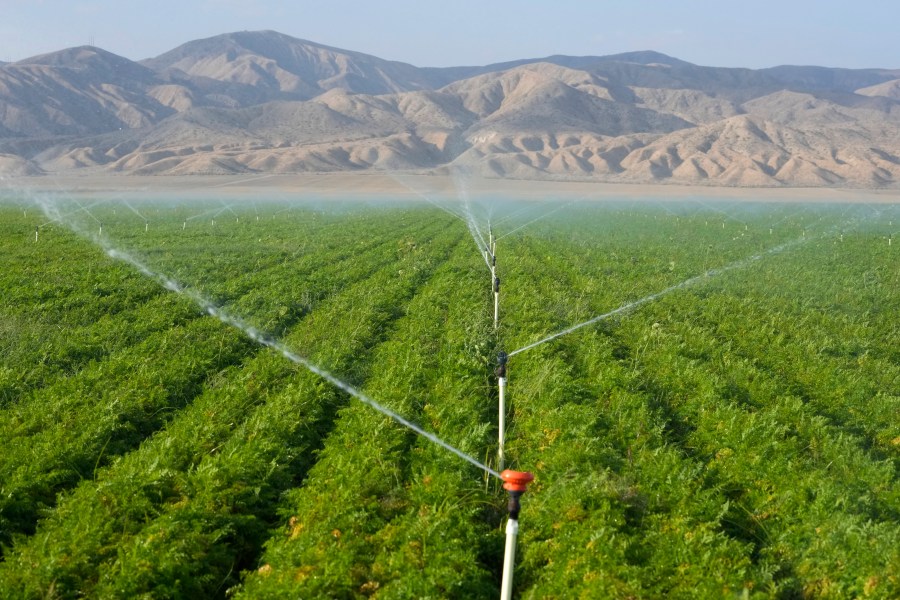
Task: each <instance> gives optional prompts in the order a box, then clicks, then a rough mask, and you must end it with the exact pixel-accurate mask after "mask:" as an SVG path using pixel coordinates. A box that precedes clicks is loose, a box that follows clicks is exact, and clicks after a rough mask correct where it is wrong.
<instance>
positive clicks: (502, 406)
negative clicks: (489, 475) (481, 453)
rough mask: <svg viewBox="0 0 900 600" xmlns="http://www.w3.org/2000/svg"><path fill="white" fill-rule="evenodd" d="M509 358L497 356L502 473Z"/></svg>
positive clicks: (499, 445)
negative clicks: (507, 364)
mask: <svg viewBox="0 0 900 600" xmlns="http://www.w3.org/2000/svg"><path fill="white" fill-rule="evenodd" d="M508 360H509V356H508V355H507V354H506V352H500V353H499V354H498V355H497V371H496V374H497V399H498V408H497V464H498V468H499V469H500V470H501V471H502V470H503V464H504V462H505V460H506V456H505V454H504V450H503V446H504V444H505V441H506V363H507V361H508Z"/></svg>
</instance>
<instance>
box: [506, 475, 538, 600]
mask: <svg viewBox="0 0 900 600" xmlns="http://www.w3.org/2000/svg"><path fill="white" fill-rule="evenodd" d="M500 477H501V478H502V479H503V489H505V490H506V491H508V492H509V504H508V506H507V508H508V510H509V519H508V520H507V521H506V550H505V551H504V553H503V578H502V579H501V584H500V599H501V600H511V598H512V590H513V568H514V567H515V562H516V539H517V538H518V536H519V511H520V510H521V508H522V507H521V504H520V503H519V499H520V498H521V497H522V494H524V493H525V492H526V491H527V489H528V484H529V483H531V482H532V481H534V475H532V474H531V473H529V472H527V471H510V470H506V471H503V472H502V473H500Z"/></svg>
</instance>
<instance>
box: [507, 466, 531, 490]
mask: <svg viewBox="0 0 900 600" xmlns="http://www.w3.org/2000/svg"><path fill="white" fill-rule="evenodd" d="M500 477H501V478H502V479H503V489H504V490H507V491H510V492H520V493H522V492H525V491H526V489H527V488H528V484H529V483H531V482H532V481H534V475H532V474H531V473H529V472H528V471H511V470H509V469H507V470H505V471H503V472H502V473H500Z"/></svg>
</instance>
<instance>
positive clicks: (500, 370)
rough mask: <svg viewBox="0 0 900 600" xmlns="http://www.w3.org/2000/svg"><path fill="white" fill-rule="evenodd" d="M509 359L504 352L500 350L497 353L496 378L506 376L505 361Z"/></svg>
mask: <svg viewBox="0 0 900 600" xmlns="http://www.w3.org/2000/svg"><path fill="white" fill-rule="evenodd" d="M508 359H509V355H508V354H507V353H506V352H500V353H499V354H498V355H497V370H496V374H497V378H498V379H499V378H501V377H502V378H505V377H506V361H507V360H508Z"/></svg>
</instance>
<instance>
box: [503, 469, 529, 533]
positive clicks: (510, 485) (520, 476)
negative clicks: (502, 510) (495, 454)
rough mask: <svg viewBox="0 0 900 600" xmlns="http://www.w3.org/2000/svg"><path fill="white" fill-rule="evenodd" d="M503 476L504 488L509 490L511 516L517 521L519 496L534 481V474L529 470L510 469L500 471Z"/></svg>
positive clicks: (508, 506)
mask: <svg viewBox="0 0 900 600" xmlns="http://www.w3.org/2000/svg"><path fill="white" fill-rule="evenodd" d="M500 477H501V478H503V489H505V490H506V491H508V492H509V504H508V505H507V509H508V510H509V518H510V519H514V520H516V521H518V520H519V511H520V510H521V508H522V507H521V506H520V505H519V498H520V497H521V496H522V494H524V493H525V491H526V489H527V488H528V484H529V483H531V482H532V481H534V475H532V474H531V473H529V472H527V471H510V470H509V469H507V470H505V471H503V472H502V473H500Z"/></svg>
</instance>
